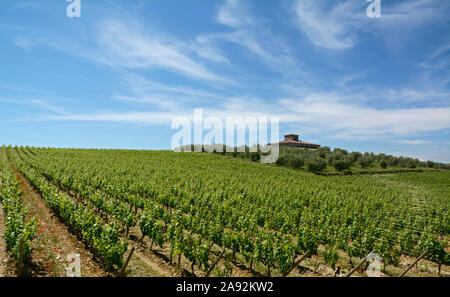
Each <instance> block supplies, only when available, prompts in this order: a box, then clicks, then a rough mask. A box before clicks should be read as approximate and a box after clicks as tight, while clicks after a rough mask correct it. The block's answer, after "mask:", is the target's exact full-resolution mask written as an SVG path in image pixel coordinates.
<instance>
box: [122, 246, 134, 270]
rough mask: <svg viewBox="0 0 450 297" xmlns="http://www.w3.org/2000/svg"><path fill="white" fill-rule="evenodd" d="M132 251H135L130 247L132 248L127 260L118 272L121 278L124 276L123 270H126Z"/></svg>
mask: <svg viewBox="0 0 450 297" xmlns="http://www.w3.org/2000/svg"><path fill="white" fill-rule="evenodd" d="M134 250H135V247H132V248H131V251H130V254H129V255H128V257H127V260H126V261H125V263H124V264H123V267H122V269H121V270H120V276H121V277H122V276H124V275H125V270H126V269H127V266H128V263H129V262H130V260H131V256H133V252H134Z"/></svg>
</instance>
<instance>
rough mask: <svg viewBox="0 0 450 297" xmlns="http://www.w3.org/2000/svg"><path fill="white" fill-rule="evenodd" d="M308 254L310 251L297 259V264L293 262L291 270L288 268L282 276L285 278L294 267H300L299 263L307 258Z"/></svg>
mask: <svg viewBox="0 0 450 297" xmlns="http://www.w3.org/2000/svg"><path fill="white" fill-rule="evenodd" d="M310 254H311V251H310V250H308V251H306V253H305V254H304V255H303V256H301V257H300V259H298V261H297V262H295V263H294V264H292V266H291V268H289V270H288V271H286V272H285V273H283V276H284V277H285V276H288V275H289V273H291V271H292V270H294V269H295V267H297V266H298V265H300V263H301V262H302V261H303V260H304V259H305V258H306V257H308V256H309V255H310Z"/></svg>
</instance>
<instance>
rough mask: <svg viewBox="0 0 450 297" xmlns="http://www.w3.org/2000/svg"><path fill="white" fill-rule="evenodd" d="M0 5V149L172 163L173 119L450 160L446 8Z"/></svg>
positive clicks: (431, 0)
mask: <svg viewBox="0 0 450 297" xmlns="http://www.w3.org/2000/svg"><path fill="white" fill-rule="evenodd" d="M69 4H70V3H68V2H66V1H65V0H35V1H32V0H28V1H27V0H2V1H1V2H0V125H1V132H0V143H4V144H13V145H34V146H43V147H47V146H52V147H88V148H136V149H145V148H147V149H168V148H170V144H171V138H172V136H173V134H174V133H175V132H176V130H173V129H171V121H172V120H173V118H174V117H177V116H183V115H185V116H191V115H192V114H193V109H194V108H202V109H203V111H204V115H205V116H208V115H217V116H221V117H225V116H243V117H246V116H267V117H272V116H276V117H279V119H280V134H284V133H298V134H300V138H301V139H302V140H305V141H309V142H314V143H319V144H322V145H327V146H330V147H342V148H345V149H348V150H350V151H363V152H365V151H369V152H376V153H380V152H385V153H389V154H394V155H407V156H411V157H417V158H420V159H424V160H428V159H431V160H435V161H441V162H450V145H449V144H450V137H449V136H450V35H449V34H448V32H450V18H449V17H448V16H449V15H450V2H449V1H446V0H439V1H438V0H426V1H425V0H415V1H413V0H409V1H400V0H398V1H393V0H391V1H389V0H381V5H382V6H381V17H380V18H369V17H367V15H366V8H367V6H368V5H369V4H370V3H369V2H367V1H364V0H347V1H313V0H295V1H294V0H293V1H287V0H281V1H262V0H261V1H256V0H255V1H235V0H227V1H206V0H195V1H194V0H183V1H175V0H164V1H162V0H158V1H151V0H148V1H144V0H141V1H138V0H136V1H128V0H123V1H120V0H116V1H106V0H95V1H94V0H81V14H82V15H81V18H68V17H67V16H66V7H67V5H69Z"/></svg>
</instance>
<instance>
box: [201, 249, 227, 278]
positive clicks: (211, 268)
mask: <svg viewBox="0 0 450 297" xmlns="http://www.w3.org/2000/svg"><path fill="white" fill-rule="evenodd" d="M223 254H225V248H224V249H223V251H222V252H221V253H220V255H219V256H218V257H217V259H216V261H215V262H214V264H213V265H211V267H209V269H208V272H207V273H206V275H205V277H208V276H209V275H210V274H211V272H212V271H213V269H214V267H216V265H217V263H219V261H220V258H222V256H223Z"/></svg>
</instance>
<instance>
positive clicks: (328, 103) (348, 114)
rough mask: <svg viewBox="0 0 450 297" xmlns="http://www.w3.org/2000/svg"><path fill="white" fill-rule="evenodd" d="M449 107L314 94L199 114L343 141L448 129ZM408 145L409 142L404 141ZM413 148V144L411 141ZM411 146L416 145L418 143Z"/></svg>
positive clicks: (154, 119) (139, 119)
mask: <svg viewBox="0 0 450 297" xmlns="http://www.w3.org/2000/svg"><path fill="white" fill-rule="evenodd" d="M191 113H192V111H191V110H183V111H172V112H165V111H155V112H123V113H121V112H113V111H111V112H106V113H105V112H100V113H90V114H72V115H70V114H66V115H61V116H50V117H47V118H46V119H47V120H78V121H114V122H120V121H123V122H135V123H142V124H155V123H165V124H168V123H170V121H171V120H172V119H173V118H174V117H177V116H180V115H181V116H190V115H191ZM449 114H450V107H441V108H409V109H407V108H398V109H377V108H373V107H369V106H361V105H357V104H354V103H348V102H346V101H345V97H340V96H339V95H337V94H329V93H316V94H310V95H307V96H305V97H303V98H298V99H280V100H278V101H276V102H274V103H268V102H265V101H264V100H262V99H259V98H252V97H244V98H229V100H228V101H226V102H224V103H223V104H222V105H220V106H216V107H209V108H205V109H204V115H205V116H217V117H220V118H222V119H225V118H226V117H237V116H240V117H244V118H246V117H267V118H270V117H278V118H279V120H280V123H297V124H301V125H302V126H304V127H314V128H318V129H320V130H321V131H322V133H321V135H322V137H329V138H334V139H347V140H350V139H351V140H364V139H390V138H398V137H408V136H414V135H420V134H424V133H429V132H435V131H439V130H444V129H449V128H450V117H449V116H448V115H449ZM406 141H408V140H406ZM410 143H411V144H413V142H410ZM414 144H419V143H418V142H417V141H416V143H414Z"/></svg>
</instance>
